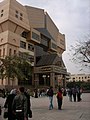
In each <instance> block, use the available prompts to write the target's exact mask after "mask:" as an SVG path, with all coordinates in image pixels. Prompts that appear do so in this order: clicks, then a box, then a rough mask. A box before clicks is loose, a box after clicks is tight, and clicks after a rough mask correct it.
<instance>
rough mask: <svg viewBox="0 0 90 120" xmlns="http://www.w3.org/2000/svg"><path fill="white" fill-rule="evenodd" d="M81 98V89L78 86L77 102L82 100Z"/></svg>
mask: <svg viewBox="0 0 90 120" xmlns="http://www.w3.org/2000/svg"><path fill="white" fill-rule="evenodd" d="M81 100H82V99H81V91H80V87H77V102H80V101H81Z"/></svg>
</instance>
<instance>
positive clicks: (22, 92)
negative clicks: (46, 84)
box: [0, 86, 82, 120]
mask: <svg viewBox="0 0 90 120" xmlns="http://www.w3.org/2000/svg"><path fill="white" fill-rule="evenodd" d="M4 94H5V92H4ZM66 94H67V95H68V97H69V100H70V101H71V102H72V101H74V102H76V101H78V102H80V101H81V100H82V99H81V94H82V89H81V88H79V87H73V88H68V89H67V90H64V89H62V88H61V87H58V90H57V92H56V93H55V92H54V90H53V87H52V86H50V88H48V89H47V90H46V91H45V90H44V89H42V90H37V89H35V90H34V95H33V97H35V98H38V97H42V96H48V98H49V106H48V108H49V110H52V109H53V96H54V95H56V99H57V107H58V110H61V109H62V103H63V96H64V95H65V96H66ZM4 108H5V109H7V108H8V120H28V117H30V118H31V117H32V110H31V103H30V91H29V90H28V89H25V88H24V87H19V88H18V89H12V90H11V91H10V93H9V94H8V96H7V97H6V100H5V103H4ZM0 109H1V108H0Z"/></svg>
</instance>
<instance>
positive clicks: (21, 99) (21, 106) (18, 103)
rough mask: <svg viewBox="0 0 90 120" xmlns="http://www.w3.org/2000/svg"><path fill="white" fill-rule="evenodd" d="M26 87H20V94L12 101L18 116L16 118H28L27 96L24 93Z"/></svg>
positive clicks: (21, 119)
mask: <svg viewBox="0 0 90 120" xmlns="http://www.w3.org/2000/svg"><path fill="white" fill-rule="evenodd" d="M24 92H25V88H24V87H20V88H19V92H18V94H17V95H16V96H15V97H14V99H13V103H12V110H13V114H14V115H15V116H16V120H27V118H28V114H27V109H28V108H27V97H26V96H25V94H24Z"/></svg>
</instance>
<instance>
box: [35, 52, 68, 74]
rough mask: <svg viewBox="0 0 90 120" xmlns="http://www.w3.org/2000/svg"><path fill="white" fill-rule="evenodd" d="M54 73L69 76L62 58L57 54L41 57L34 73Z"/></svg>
mask: <svg viewBox="0 0 90 120" xmlns="http://www.w3.org/2000/svg"><path fill="white" fill-rule="evenodd" d="M53 72H54V73H56V74H67V70H66V68H65V65H64V62H63V60H62V57H59V56H58V55H57V54H51V55H43V56H41V57H40V59H39V61H38V62H37V64H36V66H35V67H34V73H53Z"/></svg>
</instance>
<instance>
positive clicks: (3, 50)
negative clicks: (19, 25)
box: [3, 48, 5, 57]
mask: <svg viewBox="0 0 90 120" xmlns="http://www.w3.org/2000/svg"><path fill="white" fill-rule="evenodd" d="M4 56H5V48H3V57H4Z"/></svg>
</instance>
